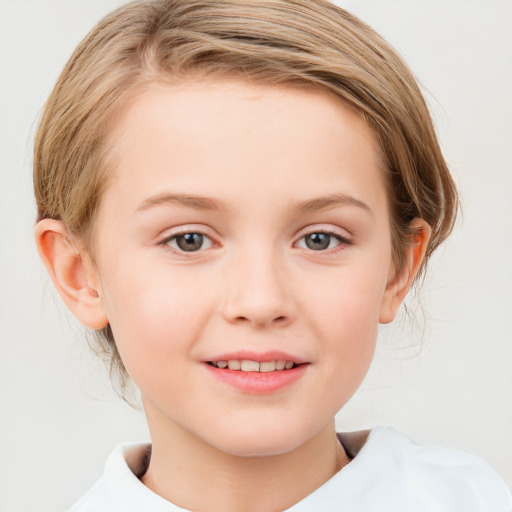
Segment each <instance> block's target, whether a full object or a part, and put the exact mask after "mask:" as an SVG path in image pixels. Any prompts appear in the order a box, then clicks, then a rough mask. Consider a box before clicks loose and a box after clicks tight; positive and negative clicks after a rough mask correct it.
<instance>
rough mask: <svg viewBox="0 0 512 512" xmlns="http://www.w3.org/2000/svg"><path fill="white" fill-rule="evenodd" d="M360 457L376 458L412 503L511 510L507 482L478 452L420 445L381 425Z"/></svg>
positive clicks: (448, 508)
mask: <svg viewBox="0 0 512 512" xmlns="http://www.w3.org/2000/svg"><path fill="white" fill-rule="evenodd" d="M358 457H361V459H360V460H361V462H362V463H363V464H364V462H365V461H366V462H370V461H373V462H371V463H372V464H373V465H374V466H377V470H380V477H381V478H384V479H385V481H386V482H388V485H389V486H390V488H392V489H393V488H394V489H395V490H394V493H395V494H397V495H399V494H400V493H402V494H403V501H404V502H407V500H409V502H410V503H411V505H415V504H416V503H418V504H419V503H426V502H429V503H431V506H430V510H440V511H441V510H442V511H452V510H453V511H459V510H464V511H466V512H469V511H475V512H486V511H489V512H501V511H503V512H510V511H511V510H512V497H511V494H510V491H509V489H508V487H507V485H506V484H505V482H504V481H503V480H502V479H501V477H500V476H499V475H498V474H497V473H496V471H495V470H494V469H493V468H492V467H491V466H490V465H489V464H488V463H487V462H485V461H483V460H482V459H480V458H478V457H476V456H475V455H472V454H469V453H465V452H463V451H460V450H454V449H450V448H443V447H439V446H423V445H417V444H415V443H413V442H412V441H411V440H410V439H409V438H408V437H407V436H405V435H404V434H402V433H400V432H398V431H397V430H395V429H394V428H392V427H376V428H374V429H373V430H372V431H371V432H370V434H369V436H368V440H367V442H366V443H365V444H364V445H363V447H362V448H361V450H360V452H359V455H358V456H357V457H356V459H355V460H357V458H358ZM414 500H418V501H417V502H415V501H414ZM427 510H428V509H427Z"/></svg>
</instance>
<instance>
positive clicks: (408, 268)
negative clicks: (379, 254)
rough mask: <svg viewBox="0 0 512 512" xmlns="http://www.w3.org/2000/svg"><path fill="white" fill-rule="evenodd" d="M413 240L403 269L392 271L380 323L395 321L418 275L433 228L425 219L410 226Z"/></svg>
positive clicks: (413, 222) (417, 220) (415, 220)
mask: <svg viewBox="0 0 512 512" xmlns="http://www.w3.org/2000/svg"><path fill="white" fill-rule="evenodd" d="M410 228H411V231H412V232H413V238H412V243H411V245H410V246H409V247H408V248H407V252H406V257H405V263H404V266H403V268H402V269H400V270H399V271H396V269H394V268H392V269H391V270H390V275H389V280H388V283H387V286H386V290H385V292H384V296H383V299H382V302H381V307H380V315H379V322H380V323H382V324H388V323H390V322H392V321H393V320H394V319H395V316H396V314H397V312H398V309H399V307H400V305H401V304H402V302H403V300H404V298H405V296H406V295H407V292H408V291H409V289H410V288H411V286H412V283H413V282H414V279H415V277H416V276H417V275H418V272H419V270H420V269H421V265H422V263H423V260H424V258H425V254H426V251H427V247H428V242H429V240H430V235H431V232H432V230H431V228H430V226H429V225H428V224H427V223H426V222H425V221H424V220H423V219H414V220H413V221H412V222H411V224H410Z"/></svg>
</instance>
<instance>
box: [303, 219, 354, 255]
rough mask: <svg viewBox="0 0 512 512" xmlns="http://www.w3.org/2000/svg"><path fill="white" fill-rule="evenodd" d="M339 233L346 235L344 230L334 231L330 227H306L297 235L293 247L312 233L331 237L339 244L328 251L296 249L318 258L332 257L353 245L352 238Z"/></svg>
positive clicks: (334, 229)
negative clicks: (315, 255)
mask: <svg viewBox="0 0 512 512" xmlns="http://www.w3.org/2000/svg"><path fill="white" fill-rule="evenodd" d="M340 231H345V233H346V230H342V229H336V228H335V227H333V226H332V225H331V226H329V227H327V226H325V225H317V226H315V225H313V226H308V227H307V228H304V229H302V230H301V231H300V232H299V233H298V234H297V237H296V241H295V242H294V244H293V245H294V246H297V244H298V243H299V242H300V241H301V240H303V239H304V238H305V237H306V236H308V235H312V234H314V233H323V234H325V235H329V236H332V237H333V238H335V239H336V240H337V241H338V242H339V243H338V245H336V246H335V247H331V248H330V249H329V248H326V249H320V250H314V249H310V248H307V247H298V248H299V249H302V250H305V251H307V252H308V253H312V254H318V255H319V256H328V255H332V254H333V253H336V252H338V251H340V250H343V249H345V248H346V247H347V246H348V245H352V244H353V240H352V238H351V237H350V236H347V235H346V234H342V233H341V232H340Z"/></svg>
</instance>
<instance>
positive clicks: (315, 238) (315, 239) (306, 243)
mask: <svg viewBox="0 0 512 512" xmlns="http://www.w3.org/2000/svg"><path fill="white" fill-rule="evenodd" d="M342 243H348V240H345V239H344V238H342V237H341V236H339V235H335V234H334V233H325V232H322V231H318V232H316V233H309V234H308V235H306V236H303V237H302V238H301V239H300V240H299V247H302V248H303V249H311V250H312V251H325V250H326V249H333V248H334V247H338V246H339V245H341V244H342Z"/></svg>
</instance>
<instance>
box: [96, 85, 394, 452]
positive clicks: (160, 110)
mask: <svg viewBox="0 0 512 512" xmlns="http://www.w3.org/2000/svg"><path fill="white" fill-rule="evenodd" d="M110 143H111V144H112V151H113V153H112V155H113V156H114V158H115V162H116V168H115V169H114V171H113V174H112V176H111V177H110V180H109V184H108V188H107V190H106V191H105V193H104V196H103V198H102V203H101V206H100V211H99V213H98V218H97V223H96V232H95V237H96V238H95V247H96V248H97V249H96V252H95V267H94V271H93V278H92V279H93V281H94V282H95V285H96V287H97V290H98V293H99V297H100V299H101V304H102V306H101V307H102V308H103V310H104V312H105V315H106V318H108V321H109V322H110V324H111V327H112V330H113V332H114V336H115V339H116V342H117V345H118V348H119V351H120V353H121V356H122V359H123V361H124V364H125V366H126V368H127V370H128V372H129V373H130V375H131V377H132V378H133V380H134V381H135V383H136V384H137V386H138V387H139V389H140V391H141V394H142V399H143V403H144V407H145V410H146V413H147V415H148V420H149V423H150V428H152V429H153V430H154V431H156V430H159V431H165V430H166V429H172V430H173V431H175V432H176V431H180V432H182V433H183V434H184V435H185V436H189V438H190V436H192V438H195V439H199V440H201V441H202V442H206V443H207V444H208V445H210V446H212V447H214V448H218V449H220V450H222V451H224V452H226V453H231V454H241V455H264V454H277V453H284V452H287V451H290V450H293V449H294V448H295V447H298V446H300V445H301V444H302V443H304V442H306V441H307V440H309V439H312V438H313V437H314V436H315V435H317V434H319V433H320V432H321V431H322V430H323V429H324V428H327V427H328V426H329V425H331V424H332V419H333V416H334V415H335V413H336V412H337V411H338V410H339V409H340V408H341V407H342V406H343V405H344V404H345V403H346V402H347V400H348V399H349V398H350V396H351V395H352V394H353V393H354V391H355V390H356V389H357V387H358V386H359V384H360V383H361V381H362V379H363V377H364V375H365V374H366V371H367V369H368V367H369V365H370V361H371V359H372V355H373V352H374V346H375V341H376V334H377V324H378V322H379V319H380V320H384V321H388V320H390V316H392V315H393V311H391V310H393V306H392V302H393V298H392V295H393V292H392V287H393V283H392V282H390V281H393V280H394V278H393V277H392V276H393V274H394V273H393V269H392V264H391V238H390V228H389V216H388V205H387V197H386V190H385V185H384V181H383V171H382V169H381V168H380V167H379V151H378V146H377V143H376V140H375V138H374V136H373V133H372V132H371V130H370V129H369V128H368V127H367V126H366V124H365V123H364V121H363V120H362V119H361V117H360V116H359V115H358V114H357V113H356V112H355V111H353V110H352V109H350V108H349V107H347V106H346V105H344V104H343V103H341V102H340V101H335V100H334V99H332V98H331V97H330V96H328V95H327V94H324V93H322V92H319V91H311V90H299V89H298V88H292V87H288V86H286V87H285V86H280V87H276V86H261V85H254V84H248V83H242V82H237V81H228V80H226V81H217V82H207V81H204V82H202V83H196V84H190V83H186V84H183V85H182V86H172V87H171V86H164V85H153V86H151V87H150V88H149V89H147V90H145V91H144V92H143V93H141V94H140V95H139V96H138V97H137V98H136V99H135V101H133V102H132V103H131V104H130V106H129V107H127V108H126V110H125V111H124V113H123V116H122V117H121V118H120V120H119V122H118V124H117V125H116V128H115V130H114V132H113V134H112V138H111V140H110ZM390 311H391V313H390ZM219 361H220V363H219V366H221V367H223V366H224V365H225V364H226V363H223V361H225V362H227V361H229V366H230V367H232V368H238V367H240V366H242V370H235V369H231V370H230V369H229V368H228V369H225V368H219V367H218V366H214V365H215V364H217V363H218V362H219ZM242 361H243V362H242ZM247 361H251V362H247ZM285 361H291V362H292V363H293V364H294V367H293V368H292V369H286V368H285V369H279V370H278V369H276V368H282V366H283V365H284V364H285V363H284V362H285ZM290 364H291V363H287V366H290ZM258 367H259V369H260V371H259V373H256V372H254V370H255V369H257V368H258ZM244 369H250V370H252V371H243V370H244ZM272 370H274V371H272Z"/></svg>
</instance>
